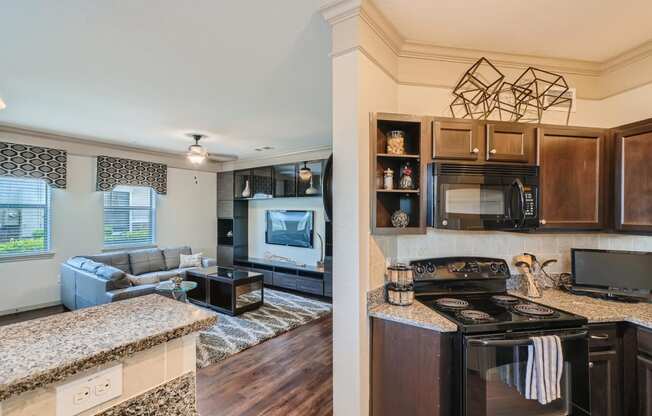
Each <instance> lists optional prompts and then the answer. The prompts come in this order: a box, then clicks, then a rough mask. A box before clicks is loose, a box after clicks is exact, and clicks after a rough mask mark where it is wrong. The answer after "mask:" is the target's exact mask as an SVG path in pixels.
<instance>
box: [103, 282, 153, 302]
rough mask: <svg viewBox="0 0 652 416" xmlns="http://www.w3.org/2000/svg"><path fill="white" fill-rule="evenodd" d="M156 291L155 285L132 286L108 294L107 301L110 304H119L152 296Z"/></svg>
mask: <svg viewBox="0 0 652 416" xmlns="http://www.w3.org/2000/svg"><path fill="white" fill-rule="evenodd" d="M155 289H156V285H155V284H151V285H140V286H131V287H128V288H125V289H117V290H112V291H110V292H106V297H107V301H109V302H117V301H119V300H125V299H130V298H135V297H137V296H144V295H151V294H152V293H155Z"/></svg>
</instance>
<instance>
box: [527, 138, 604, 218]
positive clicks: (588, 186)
mask: <svg viewBox="0 0 652 416" xmlns="http://www.w3.org/2000/svg"><path fill="white" fill-rule="evenodd" d="M605 133H606V132H605V130H602V129H587V128H579V127H551V126H541V127H538V131H537V135H538V145H539V165H540V185H541V190H540V193H541V204H540V205H541V214H540V215H539V219H540V222H541V229H554V230H599V229H603V228H605V227H606V224H605V215H604V214H605V192H606V189H605V188H606V187H605V182H606V173H607V172H606V171H607V169H606V166H605V143H606V134H605Z"/></svg>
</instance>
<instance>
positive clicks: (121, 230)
mask: <svg viewBox="0 0 652 416" xmlns="http://www.w3.org/2000/svg"><path fill="white" fill-rule="evenodd" d="M154 195H155V194H154V190H153V189H152V188H149V187H141V186H126V185H118V186H116V187H115V188H113V190H112V191H110V192H104V245H105V246H122V245H138V244H152V243H154V224H155V218H156V211H155V206H154V205H155V204H154V198H155V197H154Z"/></svg>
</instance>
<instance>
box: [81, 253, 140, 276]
mask: <svg viewBox="0 0 652 416" xmlns="http://www.w3.org/2000/svg"><path fill="white" fill-rule="evenodd" d="M87 257H88V258H89V259H91V260H93V261H96V262H98V263H103V264H106V265H108V266H113V267H116V268H118V269H120V270H122V271H123V272H125V273H131V268H130V266H129V254H127V253H126V252H123V251H119V252H115V253H102V254H96V255H93V256H87Z"/></svg>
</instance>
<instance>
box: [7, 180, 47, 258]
mask: <svg viewBox="0 0 652 416" xmlns="http://www.w3.org/2000/svg"><path fill="white" fill-rule="evenodd" d="M49 250H50V186H49V185H48V184H47V183H46V182H44V181H42V180H39V179H22V178H8V177H7V178H6V177H0V256H12V255H21V254H38V253H43V252H47V251H49Z"/></svg>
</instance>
